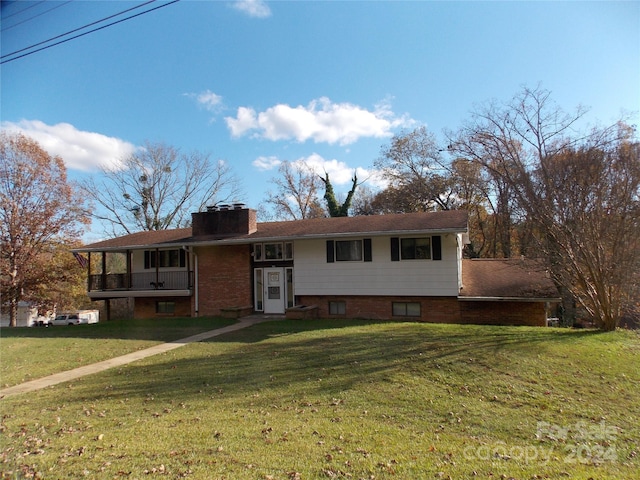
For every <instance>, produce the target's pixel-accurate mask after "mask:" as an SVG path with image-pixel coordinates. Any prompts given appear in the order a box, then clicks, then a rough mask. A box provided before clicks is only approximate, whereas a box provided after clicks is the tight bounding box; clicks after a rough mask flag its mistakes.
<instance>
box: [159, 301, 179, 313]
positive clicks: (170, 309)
mask: <svg viewBox="0 0 640 480" xmlns="http://www.w3.org/2000/svg"><path fill="white" fill-rule="evenodd" d="M175 310H176V302H156V313H171V314H172V313H174V312H175Z"/></svg>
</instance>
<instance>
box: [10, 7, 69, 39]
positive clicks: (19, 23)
mask: <svg viewBox="0 0 640 480" xmlns="http://www.w3.org/2000/svg"><path fill="white" fill-rule="evenodd" d="M67 3H71V0H68V1H66V2H63V3H58V4H57V5H55V6H53V7H51V8H50V9H49V10H45V11H44V12H40V13H38V14H36V15H34V16H33V17H29V18H26V19H24V20H22V21H21V22H18V23H14V24H13V25H11V26H10V27H7V28H3V29H2V31H3V32H6V31H7V30H11V29H12V28H14V27H17V26H18V25H22V24H23V23H27V22H29V21H31V20H33V19H34V18H38V17H41V16H42V15H44V14H45V13H49V12H50V11H52V10H55V9H56V8H60V7H64V6H65V5H66V4H67ZM25 10H26V8H25ZM23 12H24V10H23ZM5 19H6V17H5Z"/></svg>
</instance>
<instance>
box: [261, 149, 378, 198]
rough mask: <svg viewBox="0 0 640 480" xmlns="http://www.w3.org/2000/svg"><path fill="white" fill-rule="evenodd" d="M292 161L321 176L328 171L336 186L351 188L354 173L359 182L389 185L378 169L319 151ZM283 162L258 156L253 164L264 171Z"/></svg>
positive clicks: (276, 158)
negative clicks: (327, 155) (348, 161)
mask: <svg viewBox="0 0 640 480" xmlns="http://www.w3.org/2000/svg"><path fill="white" fill-rule="evenodd" d="M291 163H292V164H294V165H296V164H302V165H305V166H307V167H309V168H311V170H313V172H315V173H316V174H317V175H319V176H321V177H324V175H325V173H328V174H329V179H330V180H331V184H332V185H334V186H336V187H340V186H342V185H345V186H348V187H349V188H351V180H352V179H353V174H354V173H355V174H356V175H357V176H358V182H364V181H366V184H367V185H368V186H370V187H372V188H374V189H378V188H385V187H386V186H387V182H386V181H385V180H384V179H383V178H382V174H381V172H379V171H377V170H369V169H366V168H363V167H356V168H353V167H350V166H349V165H347V164H346V163H345V162H342V161H340V160H337V159H335V158H334V159H331V160H327V159H325V158H324V157H322V156H321V155H319V154H317V153H312V154H311V155H309V156H308V157H300V158H298V159H296V160H294V161H292V162H291ZM281 164H282V160H280V159H279V158H278V157H275V156H271V157H258V158H257V159H255V160H254V161H253V166H254V167H256V168H257V169H258V170H262V171H266V170H274V169H276V168H278V167H279V166H280V165H281Z"/></svg>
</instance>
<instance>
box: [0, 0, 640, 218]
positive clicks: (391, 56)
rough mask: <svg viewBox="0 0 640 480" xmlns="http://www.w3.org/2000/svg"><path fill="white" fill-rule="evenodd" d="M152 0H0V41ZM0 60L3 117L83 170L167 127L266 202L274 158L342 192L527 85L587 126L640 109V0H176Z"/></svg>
mask: <svg viewBox="0 0 640 480" xmlns="http://www.w3.org/2000/svg"><path fill="white" fill-rule="evenodd" d="M141 3H142V2H123V1H99V0H98V1H71V2H64V1H63V2H54V1H46V2H26V1H17V2H4V1H3V2H2V26H1V28H2V38H1V40H2V44H1V47H2V55H3V56H4V55H7V54H9V53H11V52H14V51H16V50H20V49H22V48H24V47H27V46H30V45H33V44H35V43H38V42H40V41H43V40H46V39H49V38H52V37H55V36H57V35H60V34H62V33H65V32H68V31H70V30H73V29H76V28H78V27H81V26H83V25H86V24H88V23H91V22H95V21H97V20H100V19H102V18H104V17H107V16H109V15H113V14H116V13H118V12H121V11H123V10H125V9H127V8H131V7H134V6H136V5H140V4H141ZM166 3H168V2H167V1H166V0H158V1H156V2H153V3H150V4H149V5H146V6H144V7H142V8H139V9H137V10H134V11H132V12H131V13H136V12H140V11H144V10H148V9H150V8H154V7H156V6H160V5H164V4H166ZM119 18H123V16H121V17H115V18H114V19H112V20H111V21H114V20H117V19H119ZM104 23H108V22H104ZM104 23H102V24H97V25H96V26H100V25H104ZM84 31H86V30H83V31H79V32H78V33H81V32H84ZM10 58H12V57H10V56H9V57H4V58H3V59H2V60H3V61H6V60H8V59H10ZM0 68H1V72H0V73H1V83H2V84H1V87H2V90H1V102H2V103H1V115H2V117H1V120H2V128H3V129H10V130H21V131H23V132H25V133H27V134H29V135H31V136H33V137H34V138H36V139H37V140H38V141H40V142H41V144H42V145H43V146H44V147H45V148H46V149H47V150H49V151H50V152H51V153H54V154H58V155H61V156H62V157H63V158H64V159H65V162H66V164H67V167H68V168H69V172H70V177H71V178H72V179H82V178H84V177H85V176H87V175H91V174H95V173H96V171H97V166H98V165H110V164H116V163H117V161H118V159H119V158H121V157H122V156H124V155H127V154H128V153H130V152H132V151H134V150H135V149H136V148H138V147H139V146H141V145H142V144H143V143H144V142H145V141H151V142H156V141H158V142H160V141H161V142H165V143H168V144H171V145H174V146H177V147H179V148H181V149H182V151H184V152H188V151H191V150H194V149H196V150H200V151H204V152H210V153H211V154H212V158H214V159H221V160H224V161H225V162H227V163H228V164H229V165H230V166H231V168H232V169H233V171H234V172H235V173H236V174H237V175H238V176H239V177H241V180H242V187H243V190H244V197H243V198H239V199H238V200H239V201H244V202H245V203H247V204H248V205H249V206H251V207H253V208H255V207H257V206H258V205H259V204H260V203H261V202H262V200H263V199H264V198H265V196H266V192H267V190H268V189H269V188H271V185H270V179H271V178H273V176H274V175H276V173H277V165H278V164H279V162H281V161H284V160H289V161H298V160H306V161H308V162H310V163H312V164H313V165H315V166H316V168H317V169H318V170H319V171H322V170H326V171H327V172H329V173H330V175H331V178H332V180H333V182H334V183H335V187H336V190H337V191H338V192H341V191H342V192H344V191H346V190H348V187H349V179H350V178H351V175H352V173H353V172H354V171H355V170H356V169H357V171H358V172H359V176H360V178H364V177H365V176H371V179H372V180H371V185H372V186H375V180H374V179H375V171H374V168H373V162H374V161H375V159H376V158H377V156H378V154H379V151H380V148H381V146H383V145H386V144H388V141H389V139H390V137H391V136H392V135H393V134H394V133H398V132H400V131H402V129H413V128H415V127H417V126H420V125H426V126H427V127H428V128H429V130H431V131H432V132H434V133H435V134H436V135H437V136H439V137H440V138H443V136H442V132H443V130H444V129H451V130H455V129H457V128H458V127H459V126H460V125H461V124H462V123H463V122H464V121H465V120H466V119H468V118H469V112H470V111H472V110H473V108H474V107H475V106H476V105H478V104H481V103H484V102H487V101H489V100H492V99H495V100H498V101H507V100H509V99H510V98H511V97H512V96H513V95H514V94H516V93H517V92H518V91H519V90H520V89H521V88H522V87H523V86H524V85H526V86H530V87H535V86H537V85H538V84H541V85H542V87H543V88H546V89H548V90H550V91H551V92H552V97H553V99H554V100H555V101H556V102H557V103H558V104H559V105H560V106H561V107H562V108H564V109H566V110H572V109H574V108H575V107H577V106H578V105H583V106H585V107H588V108H589V109H590V110H589V113H588V115H587V117H586V119H587V120H588V121H589V122H591V123H597V122H601V123H610V122H612V121H614V120H616V119H618V118H620V117H621V115H622V114H623V113H624V112H631V113H632V117H631V121H632V122H633V123H638V119H639V117H638V111H639V110H640V2H615V1H607V2H596V1H589V2H577V1H571V2H542V1H541V2H428V1H423V2H418V1H413V2H391V1H376V2H373V1H366V2H365V1H345V2H330V1H325V2H293V1H287V2H279V1H278V2H276V1H274V2H271V1H267V2H263V1H241V2H234V1H195V0H182V1H180V2H178V3H174V4H171V5H167V6H165V7H164V8H160V9H158V10H156V11H153V12H150V13H148V14H144V15H141V16H139V17H137V18H134V19H131V20H128V21H125V22H122V23H119V24H117V25H113V26H111V27H108V28H104V29H102V30H100V31H97V32H95V33H91V34H89V35H85V36H83V37H80V38H77V39H75V40H71V41H69V42H66V43H63V44H61V45H58V46H55V47H52V48H48V49H46V50H43V51H41V52H38V53H34V54H33V55H29V56H26V57H23V58H19V59H17V60H13V61H7V62H5V63H4V64H2V65H1V67H0ZM94 228H95V229H96V230H100V229H99V227H97V226H96V227H94Z"/></svg>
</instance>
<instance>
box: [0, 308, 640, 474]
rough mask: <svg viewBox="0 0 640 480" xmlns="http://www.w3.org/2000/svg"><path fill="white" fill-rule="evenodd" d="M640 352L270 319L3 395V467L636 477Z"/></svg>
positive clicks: (553, 340) (480, 332)
mask: <svg viewBox="0 0 640 480" xmlns="http://www.w3.org/2000/svg"><path fill="white" fill-rule="evenodd" d="M97 345H99V340H96V346H97ZM639 357H640V338H639V336H638V335H637V334H636V333H631V332H622V331H618V332H611V333H596V332H590V331H573V330H567V329H547V328H527V327H486V326H459V325H429V324H417V323H371V322H361V321H344V320H342V321H325V320H320V321H319V320H315V321H313V320H310V321H280V322H269V323H264V324H259V325H255V326H253V327H250V328H248V329H245V330H240V331H237V332H234V333H231V334H228V335H225V336H223V337H217V338H213V339H211V340H209V341H206V342H202V343H197V344H190V345H187V346H185V347H182V348H180V349H177V350H173V351H171V352H168V353H166V354H163V355H158V356H156V357H150V358H147V359H145V360H141V361H139V362H136V363H134V364H130V365H127V366H124V367H119V368H116V369H113V370H110V371H106V372H103V373H100V374H96V375H92V376H89V377H85V378H83V379H81V380H78V381H76V382H73V383H72V384H63V385H59V386H56V387H53V388H49V389H46V390H43V391H39V392H36V393H32V394H29V395H17V396H12V397H8V398H5V399H2V400H0V406H1V407H2V413H3V420H2V425H1V427H0V428H1V429H2V439H3V444H2V459H1V461H2V462H3V463H2V464H0V465H1V467H0V469H2V470H3V471H4V474H5V476H6V477H8V478H13V477H20V476H27V475H32V476H33V475H35V476H36V477H37V476H40V477H41V478H65V477H68V478H192V479H211V478H213V479H296V478H298V479H316V478H354V479H360V478H363V479H376V480H378V479H390V478H394V479H416V478H426V479H429V478H435V479H437V478H454V479H460V478H487V479H498V478H505V479H507V478H515V479H527V480H529V479H532V478H551V479H556V478H576V479H585V480H586V479H588V478H597V479H605V478H611V479H621V478H637V472H638V471H640V427H639V426H638V425H639V424H640V404H639V402H638V398H640V363H639V360H640V358H639ZM20 478H21V477H20Z"/></svg>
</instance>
